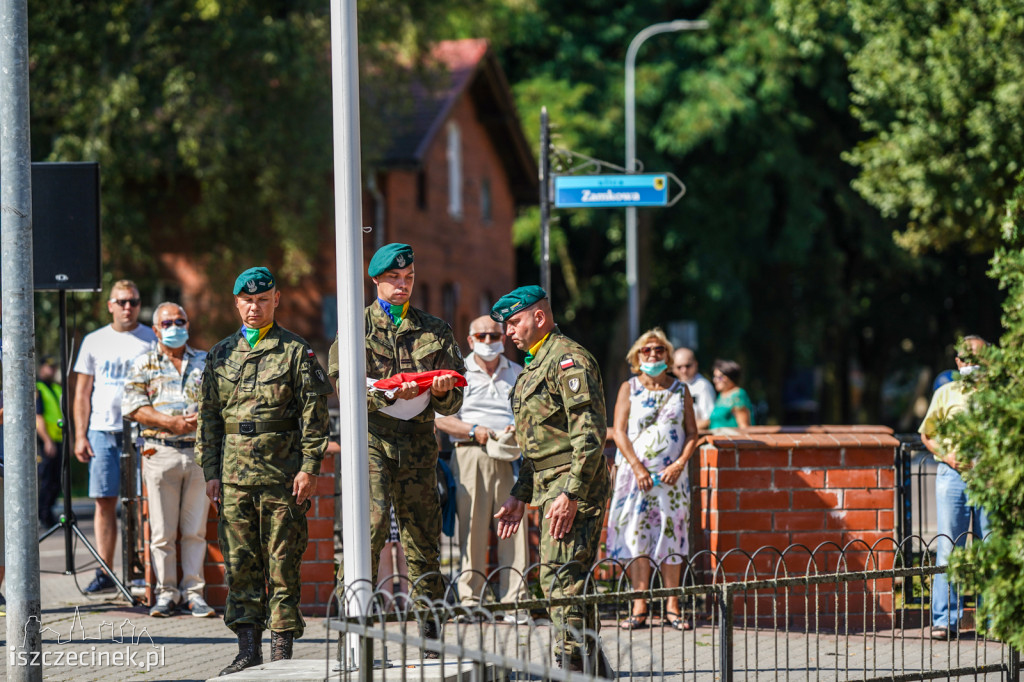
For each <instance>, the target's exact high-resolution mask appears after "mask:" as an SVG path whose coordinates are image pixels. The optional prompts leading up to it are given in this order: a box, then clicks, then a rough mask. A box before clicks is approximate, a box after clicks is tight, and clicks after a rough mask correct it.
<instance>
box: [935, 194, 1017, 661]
mask: <svg viewBox="0 0 1024 682" xmlns="http://www.w3.org/2000/svg"><path fill="white" fill-rule="evenodd" d="M1022 179H1024V178H1022ZM1003 224H1004V229H1005V235H1006V238H1005V244H1004V246H1002V247H1000V248H998V249H997V250H996V253H995V255H994V256H993V257H992V271H991V272H992V276H993V277H994V278H995V279H997V280H998V281H999V284H1000V286H1001V287H1002V288H1003V289H1005V290H1006V292H1007V298H1006V303H1005V304H1004V306H1003V326H1004V328H1005V330H1006V331H1005V333H1004V334H1003V335H1002V337H1001V338H1000V339H999V345H998V346H997V347H994V348H991V349H989V352H988V353H986V354H985V356H984V358H983V361H984V365H985V371H984V372H983V373H981V374H980V376H978V377H977V378H976V379H974V381H973V382H972V383H973V384H974V386H975V390H974V392H973V394H972V398H971V399H972V409H971V410H970V412H968V413H965V414H962V415H959V416H958V418H957V419H954V420H951V421H950V422H949V423H947V424H945V425H943V426H944V429H943V433H944V435H946V436H947V437H949V438H951V439H952V440H953V442H954V443H956V445H957V449H958V454H959V458H960V460H961V461H962V462H963V463H964V464H965V465H966V466H969V467H970V469H969V470H968V471H967V472H966V473H964V478H965V479H966V481H967V494H968V499H970V501H971V502H972V503H973V504H978V505H981V506H982V507H983V508H984V509H985V512H986V514H987V515H988V519H989V528H990V531H989V536H988V538H987V539H986V540H985V541H984V542H975V543H972V544H971V546H970V547H968V548H967V549H965V550H956V551H954V553H953V555H952V556H951V557H950V570H951V572H952V575H953V577H954V579H956V580H958V581H960V582H961V583H963V584H964V585H965V586H966V587H967V588H968V589H971V590H974V591H975V592H977V593H978V594H979V595H981V597H982V603H981V611H980V614H979V618H978V619H977V622H978V624H979V627H981V628H983V629H987V630H989V631H990V632H992V633H994V634H995V635H997V636H998V637H999V638H1000V639H1003V640H1004V641H1006V642H1009V643H1010V644H1012V645H1013V646H1014V647H1015V648H1016V649H1018V650H1020V649H1021V648H1024V621H1021V617H1020V614H1021V613H1024V555H1022V553H1021V547H1024V524H1022V523H1021V519H1022V518H1024V422H1022V419H1021V415H1024V397H1022V396H1024V350H1022V349H1024V252H1022V250H1021V249H1022V247H1024V188H1022V187H1021V186H1018V189H1017V190H1016V192H1015V194H1014V197H1013V198H1011V200H1010V201H1009V202H1008V204H1007V210H1006V214H1005V219H1004V221H1003ZM972 377H973V375H972Z"/></svg>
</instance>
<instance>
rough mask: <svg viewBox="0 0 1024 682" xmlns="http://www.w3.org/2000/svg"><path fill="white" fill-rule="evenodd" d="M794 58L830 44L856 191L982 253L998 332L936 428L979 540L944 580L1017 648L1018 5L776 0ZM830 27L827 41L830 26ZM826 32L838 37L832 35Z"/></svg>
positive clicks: (1020, 413)
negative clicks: (946, 444) (962, 589)
mask: <svg viewBox="0 0 1024 682" xmlns="http://www.w3.org/2000/svg"><path fill="white" fill-rule="evenodd" d="M781 4H782V5H783V7H784V10H783V16H785V21H784V22H783V23H784V25H785V26H786V28H787V30H788V31H789V32H790V33H791V34H793V35H795V36H799V38H800V39H801V40H802V41H803V42H802V43H801V44H802V46H803V47H804V49H805V52H806V53H814V52H816V51H818V50H821V49H824V47H825V46H828V45H842V46H843V49H844V51H845V52H846V54H847V56H848V62H849V66H850V71H851V83H852V86H853V95H852V102H853V104H854V107H853V111H854V114H855V115H856V116H857V118H858V120H859V121H860V122H861V124H862V127H863V129H864V131H865V132H866V137H865V139H864V140H862V141H861V142H860V143H859V144H858V145H857V146H856V148H854V149H853V150H852V151H851V152H850V153H849V154H848V155H847V158H848V159H850V160H851V161H852V162H853V163H855V164H856V165H857V166H858V167H859V169H860V170H859V176H858V178H857V180H856V182H855V187H856V188H857V190H858V191H859V192H860V193H861V194H863V196H864V197H865V198H867V199H868V200H869V201H870V202H871V203H872V204H874V205H875V206H877V207H879V208H880V209H881V210H882V212H883V213H884V214H886V215H890V216H893V217H898V218H900V219H901V220H902V221H905V222H906V227H905V229H904V230H903V231H902V232H901V233H900V234H899V235H898V237H897V240H898V241H899V243H900V244H901V245H903V246H904V247H906V248H907V249H908V250H910V251H912V252H915V253H920V252H923V251H925V250H928V249H944V248H947V247H950V246H953V245H956V246H958V247H959V248H960V249H961V250H963V249H971V250H974V251H979V252H982V253H990V252H991V251H992V250H993V249H995V251H994V255H992V257H991V270H990V274H991V276H992V278H994V279H995V280H996V281H997V282H998V283H999V286H1000V288H1001V289H1002V290H1003V291H1004V292H1005V301H1004V303H1003V308H1002V310H1003V315H1002V326H1003V329H1004V331H1003V334H1002V337H1001V338H1000V340H999V344H998V346H996V347H992V348H990V349H988V350H987V352H986V353H985V354H984V355H983V358H982V362H983V364H984V367H985V370H984V372H981V373H975V374H971V375H970V376H969V377H967V378H965V380H966V381H967V382H968V383H969V384H970V385H971V388H972V392H971V406H972V408H971V409H970V410H969V411H967V412H965V413H963V414H961V415H958V416H957V417H956V418H955V419H951V420H949V421H948V422H946V423H944V424H942V425H941V427H940V435H941V436H943V437H948V438H950V439H951V440H952V442H953V443H954V444H955V446H956V451H957V453H958V458H959V460H960V462H961V464H962V465H963V467H964V470H963V472H962V475H963V476H964V478H965V480H966V481H967V488H968V498H969V499H970V501H971V502H972V503H973V504H980V505H981V506H982V507H984V508H985V510H986V512H987V514H988V517H989V523H990V536H989V537H988V538H987V539H986V540H985V541H984V542H975V543H973V544H972V545H971V546H970V547H969V548H968V549H967V550H957V551H955V552H954V554H953V556H952V558H951V561H950V569H951V571H952V574H953V577H954V579H956V580H958V581H960V582H961V583H962V584H963V585H964V586H966V587H967V588H969V589H972V590H975V591H977V592H979V593H980V594H981V596H982V601H981V613H980V614H979V617H978V618H977V619H976V623H977V624H978V626H979V628H980V629H982V630H988V631H990V632H994V633H995V634H996V635H997V636H998V637H1000V638H1001V639H1004V640H1005V641H1007V642H1009V643H1010V644H1012V645H1013V646H1014V647H1016V648H1017V649H1020V648H1021V647H1022V646H1024V621H1022V620H1021V617H1020V614H1021V613H1024V554H1022V553H1021V548H1022V547H1024V526H1022V523H1021V519H1022V518H1024V485H1022V484H1024V399H1022V397H1021V396H1022V395H1024V391H1022V388H1024V352H1022V350H1021V349H1022V348H1024V343H1022V342H1024V254H1022V251H1021V249H1022V247H1024V187H1022V182H1024V175H1021V169H1020V158H1021V156H1022V152H1024V129H1022V125H1021V122H1020V115H1019V112H1020V110H1021V105H1022V103H1024V102H1022V98H1024V89H1022V87H1024V86H1022V83H1024V79H1022V77H1024V47H1022V45H1024V42H1022V40H1021V38H1022V37H1024V35H1022V34H1024V19H1022V17H1024V3H1022V2H1015V1H1013V0H993V1H992V2H985V3H966V4H964V3H956V2H952V1H948V0H940V1H917V0H886V1H884V2H878V1H877V0H872V1H870V2H869V1H867V0H851V1H850V2H841V3H840V2H825V3H821V2H808V1H805V0H785V1H784V2H783V3H781ZM835 26H842V27H843V30H842V31H840V32H838V33H836V32H832V31H831V30H830V29H831V28H832V27H835ZM837 36H838V37H837Z"/></svg>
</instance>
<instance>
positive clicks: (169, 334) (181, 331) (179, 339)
mask: <svg viewBox="0 0 1024 682" xmlns="http://www.w3.org/2000/svg"><path fill="white" fill-rule="evenodd" d="M186 341H188V329H187V328H185V327H171V328H169V329H164V330H162V333H161V334H160V343H162V344H164V345H165V346H167V347H168V348H181V347H182V346H184V345H185V342H186Z"/></svg>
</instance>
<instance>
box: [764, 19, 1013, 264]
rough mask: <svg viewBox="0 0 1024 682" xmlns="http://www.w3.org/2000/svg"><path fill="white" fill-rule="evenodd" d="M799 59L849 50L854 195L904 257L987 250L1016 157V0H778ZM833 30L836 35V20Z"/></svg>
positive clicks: (850, 154) (1008, 193)
mask: <svg viewBox="0 0 1024 682" xmlns="http://www.w3.org/2000/svg"><path fill="white" fill-rule="evenodd" d="M780 5H781V6H782V7H783V8H784V9H783V10H782V14H783V17H784V21H783V22H782V23H783V26H785V27H786V28H787V29H790V30H792V31H793V32H794V33H795V34H796V35H797V37H798V40H799V41H800V44H801V47H802V50H803V53H804V54H808V55H809V54H814V53H816V52H820V51H821V50H823V49H829V46H830V45H840V46H842V47H844V48H845V49H847V50H848V55H849V70H850V81H851V85H852V88H853V95H852V103H853V108H852V111H853V113H854V115H855V116H856V117H857V120H858V121H859V122H860V123H861V126H862V128H863V130H864V131H865V133H866V137H865V139H863V140H861V141H860V142H859V143H858V144H857V146H856V147H854V148H853V149H851V150H850V151H849V152H848V153H847V155H846V158H847V159H848V160H849V161H850V162H851V163H853V164H854V165H855V166H857V167H858V168H859V170H860V172H859V175H858V177H857V179H856V181H855V182H854V186H855V187H856V188H857V190H858V191H859V192H860V193H861V194H862V195H863V196H864V197H865V198H866V199H867V200H868V201H869V202H871V203H872V204H873V205H874V206H876V207H878V209H879V210H880V211H881V212H882V214H883V215H885V216H887V217H890V218H895V219H898V220H900V222H901V223H903V224H904V225H905V227H904V228H903V229H902V230H901V232H900V233H899V235H898V236H897V241H898V242H899V243H900V244H901V245H902V246H904V247H906V248H907V249H909V250H910V251H912V252H914V253H921V252H923V251H926V250H929V249H945V248H948V247H950V246H953V245H958V244H966V246H967V247H968V248H970V249H972V250H975V251H978V252H983V253H991V251H992V249H993V248H994V247H995V246H996V245H997V244H998V243H999V220H1000V217H1001V215H1002V211H1003V207H1004V206H1005V205H1006V202H1007V201H1008V200H1009V199H1010V198H1011V196H1012V193H1013V190H1014V188H1015V186H1016V185H1017V181H1016V177H1017V174H1018V173H1019V172H1020V169H1021V166H1020V159H1021V157H1022V154H1024V124H1022V122H1021V117H1020V111H1021V108H1022V106H1024V2H1020V0H992V1H991V2H968V3H955V2H947V1H939V2H936V1H934V0H885V1H883V2H879V1H877V0H850V1H849V2H847V0H842V1H840V0H828V1H827V2H819V1H817V0H815V1H811V0H783V2H781V3H780ZM839 26H841V27H842V28H843V30H842V31H840V32H839V35H840V36H841V37H839V38H837V37H836V31H835V30H834V29H835V28H836V27H839Z"/></svg>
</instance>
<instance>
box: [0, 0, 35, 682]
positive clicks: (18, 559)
mask: <svg viewBox="0 0 1024 682" xmlns="http://www.w3.org/2000/svg"><path fill="white" fill-rule="evenodd" d="M0 211H2V217H0V271H2V275H0V276H2V279H0V287H2V289H3V319H2V324H3V329H4V337H5V340H6V342H5V343H4V344H3V369H4V379H3V389H4V391H3V399H4V400H3V407H4V420H3V421H4V469H5V471H4V493H5V494H4V518H5V520H6V532H7V536H6V539H7V549H6V554H5V558H6V564H7V652H6V653H7V656H6V657H5V658H6V659H7V679H8V680H12V681H13V680H17V681H19V682H21V681H23V680H25V681H27V680H42V679H43V669H42V667H41V666H40V665H38V664H36V665H28V663H29V662H32V661H34V660H35V661H37V660H38V653H39V652H41V638H40V635H39V616H40V609H39V545H38V544H37V543H38V531H39V529H38V521H37V519H38V509H37V496H36V485H37V484H36V429H35V424H36V421H35V420H36V410H35V367H36V362H35V340H36V336H35V314H34V310H33V303H34V290H33V283H32V155H31V150H30V147H29V99H28V3H27V1H26V0H0ZM33 619H34V620H33ZM23 657H24V658H23ZM26 659H27V660H26Z"/></svg>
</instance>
